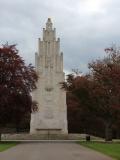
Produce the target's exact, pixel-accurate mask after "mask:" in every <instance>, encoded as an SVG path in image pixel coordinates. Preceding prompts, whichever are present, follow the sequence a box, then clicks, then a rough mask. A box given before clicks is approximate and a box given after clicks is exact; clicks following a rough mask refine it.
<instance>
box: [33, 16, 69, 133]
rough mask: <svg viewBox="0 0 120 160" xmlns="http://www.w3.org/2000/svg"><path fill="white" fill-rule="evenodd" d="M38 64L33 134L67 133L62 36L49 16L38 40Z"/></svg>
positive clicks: (34, 96) (36, 63) (36, 61)
mask: <svg viewBox="0 0 120 160" xmlns="http://www.w3.org/2000/svg"><path fill="white" fill-rule="evenodd" d="M35 65H36V70H37V72H38V74H39V81H38V84H37V89H36V90H35V91H34V93H33V99H34V100H36V101H37V102H38V104H39V107H38V112H36V113H32V114H31V126H30V133H36V134H37V133H39V134H46V133H48V132H49V133H51V134H52V133H53V134H54V133H55V134H56V133H57V134H66V133H68V130H67V107H66V93H65V91H64V90H62V89H61V85H60V82H63V81H64V77H65V75H64V72H63V53H60V39H59V38H58V39H57V40H56V30H55V28H54V29H53V27H52V22H51V19H50V18H48V20H47V23H46V28H43V39H42V40H41V39H40V38H39V40H38V53H36V54H35Z"/></svg>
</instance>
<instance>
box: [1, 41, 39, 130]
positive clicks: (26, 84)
mask: <svg viewBox="0 0 120 160" xmlns="http://www.w3.org/2000/svg"><path fill="white" fill-rule="evenodd" d="M37 80H38V76H37V73H36V71H35V69H34V67H33V66H32V65H31V64H29V65H28V66H27V65H25V62H24V60H23V59H22V58H21V57H20V56H19V54H18V50H17V49H16V46H15V45H8V44H5V45H3V46H1V47H0V125H4V124H7V123H15V124H16V128H17V129H18V127H19V123H20V121H21V120H22V118H23V117H24V115H25V114H26V113H31V112H32V111H36V110H37V102H34V101H32V97H31V92H32V91H33V90H34V89H36V82H37Z"/></svg>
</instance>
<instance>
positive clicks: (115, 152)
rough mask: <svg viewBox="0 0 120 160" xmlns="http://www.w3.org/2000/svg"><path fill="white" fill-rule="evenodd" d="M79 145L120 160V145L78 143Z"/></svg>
mask: <svg viewBox="0 0 120 160" xmlns="http://www.w3.org/2000/svg"><path fill="white" fill-rule="evenodd" d="M79 144H81V145H83V146H85V147H89V148H92V149H94V150H96V151H99V152H101V153H104V154H106V155H108V156H111V157H112V158H115V159H117V160H120V143H100V142H79Z"/></svg>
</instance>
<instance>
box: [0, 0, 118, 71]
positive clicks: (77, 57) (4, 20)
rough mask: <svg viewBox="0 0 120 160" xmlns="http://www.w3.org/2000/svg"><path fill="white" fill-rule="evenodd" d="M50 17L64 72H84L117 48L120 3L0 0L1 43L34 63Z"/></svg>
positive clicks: (78, 0)
mask: <svg viewBox="0 0 120 160" xmlns="http://www.w3.org/2000/svg"><path fill="white" fill-rule="evenodd" d="M48 17H50V18H51V19H52V22H53V24H54V27H55V28H56V30H57V36H58V37H60V38H61V51H63V53H64V69H65V71H70V70H71V69H73V68H79V69H80V70H81V71H82V72H86V71H87V63H88V62H90V61H91V60H93V59H96V58H98V57H103V56H104V55H105V53H104V48H106V47H109V46H111V45H112V44H115V43H116V44H117V45H118V46H120V0H0V44H4V43H6V42H7V41H8V42H9V43H10V44H13V43H15V44H18V46H17V48H18V49H19V50H20V54H21V56H22V57H23V58H24V59H25V60H26V62H27V63H33V64H34V53H35V52H36V51H37V39H38V38H39V37H41V36H42V28H43V27H45V23H46V21H47V18H48Z"/></svg>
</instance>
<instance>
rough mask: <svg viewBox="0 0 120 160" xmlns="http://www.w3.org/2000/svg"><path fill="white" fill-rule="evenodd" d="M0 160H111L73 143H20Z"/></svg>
mask: <svg viewBox="0 0 120 160" xmlns="http://www.w3.org/2000/svg"><path fill="white" fill-rule="evenodd" d="M0 160H112V159H111V158H109V157H107V156H105V155H103V154H100V153H98V152H95V151H93V150H91V149H88V148H84V147H82V146H80V145H78V144H75V143H38V142H37V143H35V142H34V143H33V142H31V143H30V142H29V143H21V144H18V145H17V146H15V147H13V148H10V149H8V150H6V151H4V152H0Z"/></svg>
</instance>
